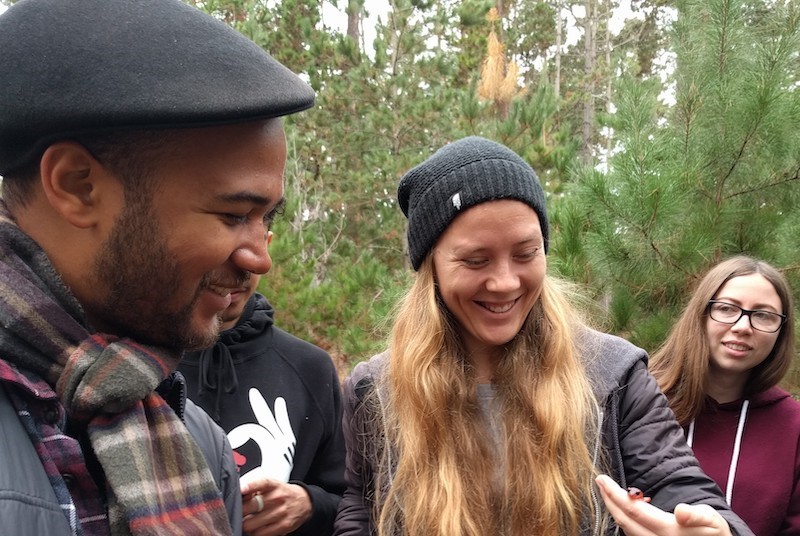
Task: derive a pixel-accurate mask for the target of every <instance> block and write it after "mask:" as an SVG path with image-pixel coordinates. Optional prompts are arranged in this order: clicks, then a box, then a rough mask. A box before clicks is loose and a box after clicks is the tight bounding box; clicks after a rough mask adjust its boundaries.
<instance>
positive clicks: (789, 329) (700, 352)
mask: <svg viewBox="0 0 800 536" xmlns="http://www.w3.org/2000/svg"><path fill="white" fill-rule="evenodd" d="M750 274H760V275H762V276H764V278H765V279H766V280H767V281H769V282H770V283H771V284H772V286H773V287H774V288H775V292H777V293H778V296H779V297H780V299H781V306H782V307H783V314H785V315H786V322H785V323H784V324H783V327H781V330H780V333H779V334H778V338H777V340H776V341H775V346H774V347H773V348H772V351H771V352H770V353H769V355H768V356H767V358H766V359H765V360H764V361H763V362H762V363H761V364H760V365H758V366H757V367H755V368H754V369H753V371H752V373H751V374H750V377H749V378H748V380H747V384H745V392H744V394H745V396H748V395H752V394H755V393H759V392H762V391H766V390H767V389H769V388H770V387H773V386H775V385H777V384H778V382H780V381H781V380H782V379H783V377H784V376H785V375H786V373H787V372H788V371H789V367H790V366H791V363H792V358H793V356H794V306H793V305H792V293H791V290H790V289H789V284H788V283H787V281H786V278H785V277H784V276H783V274H781V273H780V272H779V271H778V270H776V269H775V268H774V267H772V266H771V265H769V264H767V263H766V262H763V261H758V260H756V259H753V258H750V257H747V256H744V255H740V256H737V257H732V258H730V259H728V260H726V261H723V262H721V263H719V264H717V265H716V266H715V267H713V268H712V269H711V270H709V271H708V273H707V274H706V275H705V276H704V277H703V279H702V280H701V281H700V283H699V284H698V285H697V288H696V289H695V291H694V292H693V293H692V297H691V298H690V299H689V303H687V304H686V308H685V309H684V310H683V313H682V314H681V317H680V318H679V319H678V321H677V322H676V323H675V325H674V326H673V328H672V331H670V334H669V336H668V337H667V340H666V341H664V344H663V345H661V347H660V348H659V349H658V350H657V351H656V352H655V353H654V354H653V357H652V359H651V360H650V371H651V372H652V373H653V376H655V378H656V380H657V381H658V386H659V387H661V390H662V391H664V394H666V395H667V398H668V399H669V403H670V406H671V407H672V411H674V412H675V416H676V417H677V419H678V422H680V423H681V424H682V425H684V426H685V425H687V424H689V422H691V421H692V420H693V419H695V418H697V416H698V415H699V414H700V412H701V410H702V409H703V406H704V404H705V399H706V392H705V389H706V382H707V381H708V373H709V356H710V355H711V348H710V347H709V344H708V335H707V332H706V319H707V317H708V302H709V300H712V299H714V297H715V296H716V295H717V293H718V292H719V289H720V288H722V286H723V285H724V284H725V283H727V282H728V281H730V280H731V279H733V278H734V277H739V276H743V275H750Z"/></svg>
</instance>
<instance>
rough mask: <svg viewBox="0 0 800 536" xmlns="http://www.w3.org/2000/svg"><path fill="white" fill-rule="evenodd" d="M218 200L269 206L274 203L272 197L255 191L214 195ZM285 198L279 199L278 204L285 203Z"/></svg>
mask: <svg viewBox="0 0 800 536" xmlns="http://www.w3.org/2000/svg"><path fill="white" fill-rule="evenodd" d="M214 197H215V198H216V199H217V200H218V201H222V202H225V203H250V204H253V205H262V206H268V205H269V204H270V203H272V199H271V198H269V197H264V196H263V195H258V194H255V193H253V192H247V191H243V192H235V193H223V194H218V195H216V196H214ZM283 203H284V200H283V198H281V199H280V200H279V201H278V204H283Z"/></svg>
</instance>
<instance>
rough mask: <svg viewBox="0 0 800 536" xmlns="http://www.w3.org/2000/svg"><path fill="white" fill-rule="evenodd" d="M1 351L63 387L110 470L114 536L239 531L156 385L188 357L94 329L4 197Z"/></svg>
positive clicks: (62, 395)
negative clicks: (12, 214) (233, 528)
mask: <svg viewBox="0 0 800 536" xmlns="http://www.w3.org/2000/svg"><path fill="white" fill-rule="evenodd" d="M0 324H1V325H2V329H0V355H2V357H3V359H5V360H6V361H8V362H9V363H12V364H14V365H16V366H18V367H20V368H23V369H27V370H30V371H32V372H34V373H36V374H38V375H40V376H41V377H42V378H44V379H45V380H46V381H47V382H48V383H49V384H50V385H52V386H54V389H55V391H56V393H57V394H58V397H59V399H60V400H61V402H62V403H63V405H64V407H65V408H66V410H67V414H68V415H69V416H70V419H72V420H73V421H77V422H79V423H82V424H84V425H85V426H86V429H87V432H88V436H89V440H90V442H91V444H92V448H93V450H94V451H95V453H96V455H97V458H98V460H99V461H100V464H101V465H102V467H103V471H104V472H105V476H106V481H107V488H108V513H109V520H110V524H111V532H112V534H115V535H117V534H120V535H123V534H124V535H127V534H132V535H135V536H138V535H156V534H158V535H163V534H181V535H184V534H214V535H217V534H231V528H230V523H229V521H228V517H227V512H226V510H225V506H224V503H223V501H222V498H221V494H220V492H219V490H218V489H217V486H216V484H215V483H214V479H213V477H212V475H211V472H210V470H209V469H208V466H207V464H206V460H205V458H204V456H203V454H202V452H201V451H200V449H199V447H198V446H197V444H196V443H195V442H194V439H193V438H192V437H191V435H190V434H189V432H188V430H187V429H186V427H185V426H184V424H183V423H182V422H181V420H180V418H179V417H178V416H177V415H176V414H175V412H174V411H173V410H172V408H171V407H170V406H169V405H168V404H167V403H166V402H165V401H164V399H163V398H161V396H159V395H158V394H157V393H155V392H154V389H155V388H156V387H157V386H158V384H159V383H161V382H162V381H163V380H164V379H165V378H166V377H167V376H168V375H169V374H170V373H171V372H172V371H173V370H175V368H176V367H177V364H178V360H179V356H174V355H168V354H167V353H165V352H163V351H161V350H158V349H156V348H152V347H146V346H143V345H140V344H137V343H135V342H134V341H131V340H129V339H124V338H119V337H115V336H111V335H105V334H98V333H95V334H92V335H90V334H89V333H88V330H87V328H86V326H87V325H88V324H87V322H86V319H85V317H84V314H83V311H82V309H81V307H80V305H79V304H78V302H77V300H75V298H74V296H72V294H70V292H69V290H67V288H66V286H65V285H64V284H63V282H62V281H61V279H60V277H59V276H58V274H57V273H56V271H55V269H54V268H53V266H52V264H51V263H50V261H49V260H48V258H47V256H46V255H45V253H44V251H42V250H41V248H39V246H38V245H37V244H36V243H35V242H34V241H33V240H31V239H30V237H28V236H27V235H25V234H24V233H23V232H22V231H21V230H20V229H19V228H18V227H17V225H16V224H15V223H14V222H13V220H12V219H11V217H10V216H9V213H8V209H7V208H6V206H5V204H4V203H3V202H2V200H0Z"/></svg>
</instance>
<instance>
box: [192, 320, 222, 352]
mask: <svg viewBox="0 0 800 536" xmlns="http://www.w3.org/2000/svg"><path fill="white" fill-rule="evenodd" d="M221 326H222V320H221V319H220V318H219V316H215V317H214V320H213V321H212V322H210V323H209V324H208V325H206V327H205V328H204V329H200V328H198V329H193V330H192V333H187V336H186V337H184V340H183V348H182V350H185V351H187V352H192V351H195V350H202V349H204V348H208V347H209V346H212V345H213V344H214V343H215V342H217V339H219V334H220V332H221Z"/></svg>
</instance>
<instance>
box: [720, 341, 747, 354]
mask: <svg viewBox="0 0 800 536" xmlns="http://www.w3.org/2000/svg"><path fill="white" fill-rule="evenodd" d="M722 345H723V346H725V347H726V348H730V349H731V350H736V351H738V352H747V351H749V350H752V348H751V347H750V346H748V345H746V344H741V343H738V342H723V343H722Z"/></svg>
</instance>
